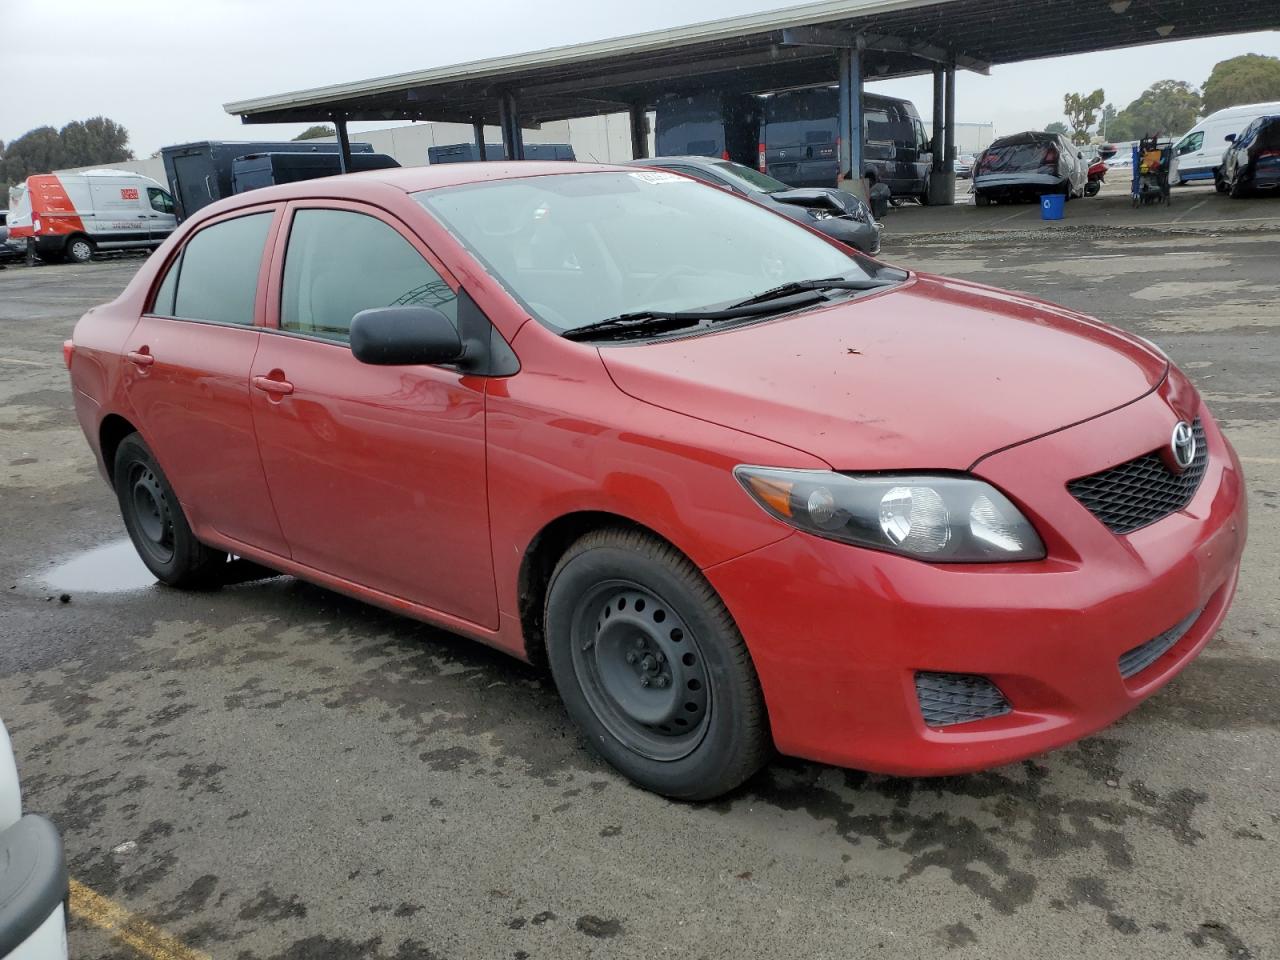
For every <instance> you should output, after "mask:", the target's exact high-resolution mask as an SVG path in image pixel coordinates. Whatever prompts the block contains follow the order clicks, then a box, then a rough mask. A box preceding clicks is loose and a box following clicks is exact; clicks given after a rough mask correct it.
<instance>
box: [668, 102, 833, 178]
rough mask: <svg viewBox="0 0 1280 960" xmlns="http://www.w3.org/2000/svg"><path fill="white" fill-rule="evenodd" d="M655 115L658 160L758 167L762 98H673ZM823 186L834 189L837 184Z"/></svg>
mask: <svg viewBox="0 0 1280 960" xmlns="http://www.w3.org/2000/svg"><path fill="white" fill-rule="evenodd" d="M655 112H656V114H657V116H656V121H655V125H654V126H655V129H654V146H655V148H656V151H657V155H658V156H659V157H713V158H715V159H717V160H732V161H733V162H735V163H741V164H743V165H744V166H748V167H754V166H755V165H756V159H757V158H756V151H757V150H758V149H759V144H760V98H759V97H753V96H750V95H741V94H722V93H695V94H690V95H687V96H673V97H667V98H666V99H664V100H662V101H661V102H660V103H659V104H658V107H657V110H656V111H655ZM823 186H828V187H830V186H835V181H834V180H833V181H832V182H831V183H827V184H823Z"/></svg>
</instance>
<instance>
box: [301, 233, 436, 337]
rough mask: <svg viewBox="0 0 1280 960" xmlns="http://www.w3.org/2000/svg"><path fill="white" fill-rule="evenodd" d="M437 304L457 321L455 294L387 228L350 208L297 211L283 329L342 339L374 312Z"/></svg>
mask: <svg viewBox="0 0 1280 960" xmlns="http://www.w3.org/2000/svg"><path fill="white" fill-rule="evenodd" d="M393 306H423V307H435V308H436V309H437V310H440V311H441V312H442V313H444V314H445V316H447V317H448V318H449V319H450V320H452V321H453V323H454V325H455V326H457V323H458V319H457V317H458V301H457V295H456V294H455V293H454V292H453V290H452V289H450V287H449V285H448V284H447V283H446V282H445V281H444V278H443V277H441V276H440V274H439V273H437V272H436V271H435V270H434V269H433V268H432V266H431V264H429V263H427V261H426V260H424V259H423V258H422V255H421V254H420V253H418V251H417V250H416V249H414V247H413V245H412V244H410V243H409V241H408V240H406V239H405V238H404V237H402V236H401V235H400V234H399V233H398V232H397V231H395V230H393V229H392V228H391V227H390V226H388V225H387V224H385V223H383V222H382V221H381V220H378V219H377V218H376V217H371V216H368V215H366V214H363V213H353V212H351V211H349V210H310V209H308V210H299V211H298V212H297V213H295V214H294V216H293V227H292V228H291V229H290V231H289V246H288V249H287V250H286V252H285V261H284V289H283V291H282V294H281V301H280V328H281V329H282V330H290V331H293V332H295V333H301V334H306V335H307V336H312V337H322V338H324V339H326V340H339V341H343V342H345V341H346V340H347V339H348V337H349V335H350V331H351V318H352V317H354V316H355V315H356V314H357V313H359V312H360V311H361V310H368V309H370V308H372V307H393Z"/></svg>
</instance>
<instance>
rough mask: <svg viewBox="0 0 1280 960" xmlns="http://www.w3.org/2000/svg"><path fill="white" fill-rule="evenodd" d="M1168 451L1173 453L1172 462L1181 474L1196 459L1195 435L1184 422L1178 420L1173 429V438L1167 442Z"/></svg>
mask: <svg viewBox="0 0 1280 960" xmlns="http://www.w3.org/2000/svg"><path fill="white" fill-rule="evenodd" d="M1169 450H1170V451H1171V452H1172V453H1173V462H1174V463H1175V464H1177V466H1178V471H1179V472H1181V471H1183V470H1185V469H1187V467H1189V466H1191V464H1192V463H1193V462H1194V461H1195V459H1196V435H1195V433H1193V432H1192V430H1191V424H1189V423H1187V421H1185V420H1179V421H1178V422H1177V423H1176V424H1175V425H1174V427H1173V437H1172V438H1170V440H1169Z"/></svg>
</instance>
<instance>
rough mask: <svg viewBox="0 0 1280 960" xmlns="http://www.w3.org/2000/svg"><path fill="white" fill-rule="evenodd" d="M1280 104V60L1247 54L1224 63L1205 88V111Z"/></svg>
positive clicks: (1215, 69) (1214, 69)
mask: <svg viewBox="0 0 1280 960" xmlns="http://www.w3.org/2000/svg"><path fill="white" fill-rule="evenodd" d="M1267 100H1280V57H1266V56H1263V55H1262V54H1260V53H1246V54H1245V55H1244V56H1242V57H1232V58H1231V59H1230V60H1223V61H1222V62H1220V63H1218V64H1217V65H1215V66H1214V68H1213V73H1211V74H1209V79H1208V80H1206V81H1205V84H1204V111H1205V113H1212V112H1213V111H1215V110H1222V109H1223V108H1225V107H1234V106H1237V105H1239V104H1242V103H1263V102H1265V101H1267Z"/></svg>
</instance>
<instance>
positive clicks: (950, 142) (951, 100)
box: [939, 61, 956, 203]
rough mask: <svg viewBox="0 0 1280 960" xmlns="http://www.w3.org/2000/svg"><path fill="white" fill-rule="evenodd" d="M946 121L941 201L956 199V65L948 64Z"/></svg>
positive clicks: (951, 201) (943, 140)
mask: <svg viewBox="0 0 1280 960" xmlns="http://www.w3.org/2000/svg"><path fill="white" fill-rule="evenodd" d="M944 99H945V101H946V123H945V126H944V129H943V136H942V174H941V176H942V192H941V194H940V195H939V202H941V203H955V200H956V174H955V170H956V65H955V61H952V62H951V63H949V64H947V71H946V96H945V98H944Z"/></svg>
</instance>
